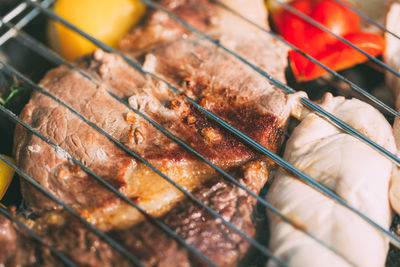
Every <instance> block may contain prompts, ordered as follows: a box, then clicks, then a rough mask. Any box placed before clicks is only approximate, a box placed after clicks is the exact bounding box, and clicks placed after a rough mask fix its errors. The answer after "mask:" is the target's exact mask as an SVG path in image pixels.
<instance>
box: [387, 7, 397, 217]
mask: <svg viewBox="0 0 400 267" xmlns="http://www.w3.org/2000/svg"><path fill="white" fill-rule="evenodd" d="M386 27H387V28H388V30H389V31H391V32H393V33H394V34H397V35H400V3H398V2H393V3H392V5H391V6H390V9H389V11H388V13H387V17H386ZM385 39H386V48H385V53H384V56H383V59H384V62H385V63H386V64H387V65H388V66H389V67H391V68H392V69H394V70H395V71H398V72H400V40H399V39H397V38H396V37H395V36H393V35H391V34H389V33H385ZM385 78H386V84H387V86H388V87H389V88H390V89H391V91H392V95H393V99H394V103H395V108H396V110H397V111H399V110H400V77H398V76H396V75H395V74H393V73H391V72H389V71H386V73H385ZM393 131H394V137H395V139H396V144H397V148H400V121H399V118H397V117H396V118H395V120H394V124H393ZM390 201H391V204H392V206H393V208H394V209H395V211H396V212H397V213H399V214H400V179H394V180H393V181H392V184H391V189H390Z"/></svg>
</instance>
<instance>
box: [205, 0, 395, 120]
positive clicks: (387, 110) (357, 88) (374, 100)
mask: <svg viewBox="0 0 400 267" xmlns="http://www.w3.org/2000/svg"><path fill="white" fill-rule="evenodd" d="M212 1H213V2H215V3H216V4H218V5H219V6H221V7H222V8H224V9H225V10H227V11H228V12H230V13H232V14H234V15H235V16H237V17H239V18H241V19H243V20H244V21H246V22H248V23H250V24H251V25H253V26H254V27H257V28H258V29H260V30H261V31H263V32H265V33H267V34H269V35H271V36H272V37H274V38H275V39H277V40H279V41H280V42H282V43H284V44H286V45H288V46H289V47H290V48H292V49H293V50H295V51H296V52H298V53H299V54H301V55H302V56H304V57H306V58H307V59H309V60H311V61H312V62H314V63H315V64H317V65H318V66H320V67H321V68H323V69H324V70H326V71H328V72H329V73H330V74H332V75H333V76H334V77H336V78H339V79H340V80H342V81H344V82H345V83H347V84H348V85H349V86H350V87H351V88H352V89H353V90H355V91H356V92H358V93H360V94H361V95H363V96H364V97H366V98H367V99H368V100H370V101H371V103H373V104H374V105H376V106H377V107H378V108H379V109H380V110H381V111H383V112H385V113H386V114H389V115H392V116H395V117H398V118H400V113H399V112H397V111H396V110H395V109H393V108H391V107H389V106H388V105H386V104H385V103H383V102H382V101H380V100H379V99H377V98H376V97H375V96H373V95H372V94H370V93H368V92H367V91H365V90H363V89H362V88H361V87H360V86H358V85H357V84H355V83H353V82H352V81H350V80H349V79H347V78H346V77H344V76H343V75H341V74H340V73H338V72H336V71H334V70H332V69H330V68H329V67H327V66H326V65H324V64H322V63H321V62H319V61H318V60H316V59H315V58H314V57H312V56H310V55H308V54H307V53H305V52H303V51H302V50H300V49H299V48H298V47H296V46H295V45H293V44H291V43H289V42H288V41H286V40H285V39H283V38H282V37H280V36H279V35H278V34H276V33H274V32H272V31H271V30H268V29H266V28H264V27H262V26H260V25H258V24H257V23H255V22H254V21H251V20H250V19H248V18H246V17H245V16H243V15H242V14H240V13H239V12H237V11H236V10H233V9H232V8H230V7H228V6H227V5H225V4H224V3H222V2H221V1H219V0H212Z"/></svg>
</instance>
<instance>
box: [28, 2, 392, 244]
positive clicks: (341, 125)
mask: <svg viewBox="0 0 400 267" xmlns="http://www.w3.org/2000/svg"><path fill="white" fill-rule="evenodd" d="M25 1H26V2H27V3H29V4H31V5H33V6H35V7H39V8H40V9H41V11H42V12H43V13H44V14H46V15H47V16H49V17H50V18H52V19H54V20H57V21H59V22H61V23H62V24H64V25H65V26H67V27H68V28H70V29H72V30H74V31H76V32H77V33H79V34H80V35H82V36H84V37H85V38H87V39H88V40H90V41H91V42H93V43H94V44H96V45H97V46H99V47H101V48H102V49H104V50H106V51H109V52H110V51H111V52H114V53H116V54H118V55H120V56H121V57H122V58H124V59H125V60H126V61H127V63H129V64H130V65H132V66H133V67H135V68H137V69H138V70H140V71H142V72H143V73H146V74H148V75H150V76H152V77H154V78H156V79H158V80H160V81H162V82H164V83H165V84H166V85H167V86H168V87H169V88H170V89H171V90H172V91H174V92H176V93H180V91H179V90H178V89H177V88H175V87H173V86H172V85H170V84H169V83H167V82H166V81H165V80H163V79H162V78H160V77H158V76H157V75H155V74H153V73H150V72H147V71H145V70H143V69H142V68H141V67H140V66H139V65H138V64H137V63H135V62H133V61H132V60H130V59H129V58H127V57H126V56H124V55H123V54H122V53H120V52H119V51H117V50H115V49H113V48H111V47H109V46H107V45H105V44H104V43H102V42H100V41H98V40H96V39H95V38H93V37H92V36H90V35H88V34H87V33H85V32H83V31H82V30H81V29H79V28H77V27H76V26H74V25H72V24H71V23H69V22H68V21H66V20H64V19H63V18H61V17H59V16H58V15H57V14H55V13H54V12H52V11H50V10H48V9H46V8H43V7H41V6H40V5H39V4H37V3H34V2H31V1H30V0H25ZM140 1H142V2H143V3H145V4H146V5H148V6H150V7H152V8H155V9H158V10H161V11H163V12H165V13H166V14H168V15H169V16H170V17H171V18H173V19H174V20H176V21H177V22H179V23H180V24H181V25H183V26H184V27H185V28H187V29H188V30H190V31H192V32H193V33H196V34H198V35H199V36H201V37H202V38H204V39H206V40H208V41H210V42H212V43H214V44H215V45H216V46H218V47H219V48H221V49H222V50H224V51H225V52H227V53H229V54H230V55H232V56H234V57H236V58H237V59H239V60H240V61H242V62H243V63H245V64H246V65H248V66H250V67H251V68H252V69H254V70H255V71H256V72H258V73H260V74H261V75H263V76H264V77H266V78H267V79H269V80H270V81H271V82H273V83H274V84H276V85H277V86H279V87H280V88H282V89H284V90H285V91H286V92H287V93H294V92H295V91H294V90H293V89H292V88H290V87H289V86H287V85H285V84H283V83H281V82H279V81H278V80H276V79H274V78H273V77H271V76H270V75H269V74H268V73H266V72H264V71H263V70H262V69H260V68H259V67H257V66H255V65H253V64H252V63H250V62H249V61H247V60H246V59H244V58H242V57H241V56H239V55H237V54H236V53H235V52H233V51H231V50H229V49H228V48H226V47H224V46H223V45H221V44H219V43H218V42H216V41H214V40H213V39H212V38H211V37H209V36H208V35H206V34H204V33H202V32H201V31H199V30H197V29H196V28H194V27H192V26H190V25H189V24H188V23H186V22H185V21H183V20H182V19H180V18H179V17H177V16H176V15H174V14H173V13H172V12H170V11H168V10H166V9H165V8H163V7H162V6H160V5H158V4H156V3H154V2H153V1H150V0H140ZM184 97H185V98H186V99H187V100H188V101H189V102H190V103H191V104H193V105H194V106H195V107H196V108H198V109H199V110H200V111H201V112H202V113H203V114H205V115H206V116H207V117H209V118H211V119H212V120H214V121H215V122H217V123H218V124H219V125H220V126H222V127H224V128H225V129H226V130H228V131H229V132H231V133H233V134H234V135H235V136H237V137H238V138H240V139H241V140H242V141H244V142H245V143H247V144H248V145H250V146H251V147H253V148H255V149H256V150H258V151H259V152H261V153H262V154H264V155H266V156H268V157H270V158H271V159H272V160H274V161H275V162H276V163H277V164H278V165H279V166H281V167H283V168H285V169H286V170H288V171H289V172H291V173H293V174H295V175H296V176H297V177H298V178H300V179H301V180H303V181H305V182H306V183H307V184H309V185H310V186H312V187H313V188H314V189H316V190H318V191H319V192H321V193H323V194H325V195H327V196H329V197H330V198H332V199H333V200H335V201H336V202H337V203H339V204H340V205H342V206H343V207H346V208H347V209H349V210H350V211H352V212H354V213H355V214H357V215H358V216H359V217H360V218H362V219H363V220H365V221H366V222H368V223H369V224H370V225H372V226H373V227H374V228H376V229H378V230H379V231H380V232H382V233H384V235H385V236H387V237H388V238H389V240H390V242H391V243H392V244H393V245H395V246H396V247H400V238H398V237H397V236H395V235H394V234H393V233H391V232H390V231H388V230H386V229H384V228H382V227H381V226H380V225H378V224H377V223H375V222H374V221H373V220H372V219H370V218H369V217H368V216H366V215H365V214H363V213H361V212H360V211H359V210H357V209H356V208H354V207H351V206H350V205H348V204H347V203H346V202H345V201H344V200H343V199H341V198H340V197H338V196H337V195H336V194H334V193H333V192H332V191H331V190H329V189H327V188H326V187H324V186H322V185H320V184H319V183H317V182H315V181H314V180H313V179H312V178H311V177H309V176H308V175H306V174H304V173H303V172H301V171H300V170H298V169H297V168H295V167H294V166H292V165H291V164H289V163H288V162H286V161H285V160H283V159H282V158H281V157H279V156H278V155H276V154H274V153H273V152H271V151H270V150H268V149H266V148H265V147H263V146H262V145H260V144H259V143H257V142H256V141H254V140H253V139H251V138H250V137H248V136H247V135H245V134H244V133H242V132H241V131H239V130H238V129H236V128H235V127H233V126H231V125H230V124H229V123H227V122H226V121H224V120H222V119H221V118H219V117H218V116H216V115H215V114H213V113H212V112H209V111H208V110H206V109H204V108H203V107H201V106H200V105H199V104H197V102H195V101H194V100H193V99H191V98H190V97H188V96H186V95H184ZM301 102H302V103H303V104H304V105H305V106H306V107H308V108H310V109H311V110H313V111H315V112H316V113H317V114H318V115H319V116H321V117H323V118H325V119H327V120H328V121H330V122H331V123H332V124H334V125H335V126H338V127H339V128H340V129H342V130H344V131H345V132H347V133H349V134H350V135H352V136H354V137H356V138H357V139H359V140H360V141H363V142H364V143H366V144H368V145H370V146H372V147H373V148H375V149H376V150H377V151H378V152H381V153H382V154H383V155H385V156H387V157H388V158H389V159H390V160H392V161H393V162H394V163H396V164H397V165H400V159H399V158H397V157H396V156H395V155H394V154H393V153H391V152H389V151H387V150H386V149H384V148H382V147H381V146H379V145H378V144H376V143H375V142H373V141H371V140H370V139H369V138H366V137H365V136H363V135H362V134H360V133H359V132H358V131H356V130H354V129H353V128H352V127H350V126H349V125H347V124H345V123H344V122H342V121H341V120H339V119H338V118H336V117H335V116H333V115H332V114H330V113H328V112H326V111H325V110H323V109H322V108H320V107H319V106H318V105H316V104H314V103H312V102H311V101H310V100H308V99H306V98H302V99H301Z"/></svg>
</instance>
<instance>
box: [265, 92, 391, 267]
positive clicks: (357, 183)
mask: <svg viewBox="0 0 400 267" xmlns="http://www.w3.org/2000/svg"><path fill="white" fill-rule="evenodd" d="M321 106H322V107H323V108H324V109H325V110H327V111H328V112H330V113H331V114H333V115H335V116H337V117H338V118H340V119H341V120H343V121H344V122H346V123H347V124H349V125H350V126H352V127H353V128H355V129H357V130H358V131H360V132H361V133H363V134H364V135H365V136H367V137H368V138H370V139H371V140H373V141H374V142H377V143H378V144H379V145H381V146H383V147H384V148H386V149H388V150H389V151H391V152H392V153H395V152H396V145H395V142H394V137H393V134H392V130H391V127H390V124H389V123H388V122H387V121H386V119H385V118H384V117H383V116H382V114H380V113H379V112H378V111H377V110H376V109H374V108H372V107H371V106H369V105H368V104H366V103H364V102H361V101H359V100H356V99H351V100H345V99H344V98H343V97H333V96H332V95H330V94H328V95H325V97H324V99H323V101H322V104H321ZM284 158H285V159H286V160H287V161H288V162H289V163H291V164H293V165H294V166H296V167H297V168H298V169H300V170H301V171H303V172H304V173H306V174H308V175H309V176H310V177H312V178H313V179H315V180H316V181H318V182H319V183H321V184H323V185H324V186H326V187H327V188H328V189H330V190H332V191H333V192H335V193H336V194H337V195H338V196H340V197H341V198H342V199H344V200H345V201H346V202H347V203H348V204H349V205H351V206H353V207H355V208H357V209H358V210H360V211H361V212H363V213H364V214H365V215H367V216H369V217H370V218H371V219H373V220H374V221H375V222H377V223H378V224H379V225H380V226H382V227H383V228H386V229H388V228H389V226H390V223H391V219H392V214H391V207H390V204H389V196H388V189H389V183H390V179H391V178H393V177H394V175H396V172H395V169H396V167H395V166H394V164H393V163H392V162H391V161H390V160H389V159H387V158H386V157H384V156H383V155H381V154H380V153H379V152H377V151H375V150H374V149H372V148H371V147H369V146H368V145H366V144H364V143H362V142H361V141H359V140H357V139H356V138H354V137H352V136H350V135H349V134H347V133H344V132H342V131H341V130H339V129H337V128H336V127H335V126H333V125H331V124H330V123H329V122H327V121H326V120H324V119H322V118H320V117H318V116H317V115H316V114H313V113H309V114H306V115H305V116H304V117H303V118H301V123H300V124H299V125H298V126H297V127H296V128H295V130H294V131H293V134H292V135H291V137H290V138H289V140H288V142H287V145H286V149H285V155H284ZM267 200H268V201H270V202H271V204H272V205H274V206H275V207H276V208H278V209H279V210H281V211H282V212H283V214H284V215H286V216H287V217H289V218H292V219H293V220H294V221H295V223H296V224H297V225H298V226H299V227H301V228H305V229H306V230H307V231H309V232H311V233H312V234H314V235H315V236H316V237H317V238H319V239H320V240H322V241H323V242H324V243H326V244H327V245H328V246H331V247H332V248H333V249H335V250H336V251H337V252H339V253H340V254H342V255H344V256H345V257H346V258H347V259H348V260H349V262H350V263H351V264H349V263H348V262H346V261H344V260H343V259H342V258H340V257H338V256H337V255H336V254H333V252H331V251H330V250H328V249H327V248H325V247H323V246H322V245H320V244H319V243H317V242H316V241H315V240H313V239H311V238H310V237H308V236H306V235H305V234H304V233H303V232H301V231H300V230H299V229H297V228H295V227H293V226H292V225H290V224H288V223H287V222H284V221H282V220H281V219H280V218H278V217H277V216H276V215H273V214H269V217H270V233H271V240H270V244H269V247H270V249H271V251H272V252H273V253H274V254H275V255H276V256H277V257H279V258H281V259H282V260H283V261H285V262H287V263H288V264H289V265H290V266H307V267H309V266H324V265H326V264H327V263H329V265H330V266H352V264H354V265H355V266H375V267H376V266H384V264H385V260H386V254H387V251H388V247H389V244H388V240H387V239H386V237H385V236H384V235H383V233H381V232H380V231H378V230H377V229H375V228H374V227H372V226H371V225H370V224H368V223H367V222H365V221H364V220H362V219H361V218H360V217H358V216H357V215H355V214H354V213H352V212H351V211H349V210H348V209H346V208H344V207H342V206H341V205H339V204H338V203H336V202H335V201H333V200H332V199H330V198H329V197H327V196H325V195H324V194H321V193H320V192H318V191H316V190H315V189H313V188H311V187H310V186H308V185H306V184H305V183H304V182H303V181H300V180H299V179H296V178H295V177H293V175H291V174H288V173H286V172H285V171H283V170H280V171H279V172H278V174H277V176H276V177H275V180H274V182H273V184H272V186H271V189H270V191H269V192H268V194H267ZM268 266H275V265H274V263H273V262H270V263H269V264H268Z"/></svg>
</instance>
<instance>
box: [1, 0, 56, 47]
mask: <svg viewBox="0 0 400 267" xmlns="http://www.w3.org/2000/svg"><path fill="white" fill-rule="evenodd" d="M53 2H54V0H44V1H43V2H42V3H41V5H42V6H43V7H45V8H47V7H49V6H50V5H51V4H52V3H53ZM27 7H28V4H27V3H25V2H24V3H21V4H19V5H18V6H17V7H15V8H14V9H13V10H11V11H10V12H9V13H8V14H7V15H6V16H4V19H3V21H4V22H10V21H11V20H12V19H13V18H15V17H16V16H18V15H19V14H21V13H22V12H23V11H24V10H25V9H26V8H27ZM39 14H40V10H39V9H38V8H35V9H33V10H31V11H30V12H29V13H28V14H27V15H25V16H24V17H23V18H22V19H21V20H19V21H18V23H17V24H16V25H15V26H16V28H17V29H22V28H23V27H24V26H25V25H27V24H28V23H29V22H30V21H32V20H33V19H34V18H35V17H36V16H37V15H39ZM0 27H1V23H0ZM15 34H16V31H15V30H12V29H10V30H8V31H7V32H6V33H4V34H3V35H2V36H1V37H0V46H1V45H3V44H4V43H5V42H7V40H8V39H10V38H12V37H13V36H14V35H15Z"/></svg>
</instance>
